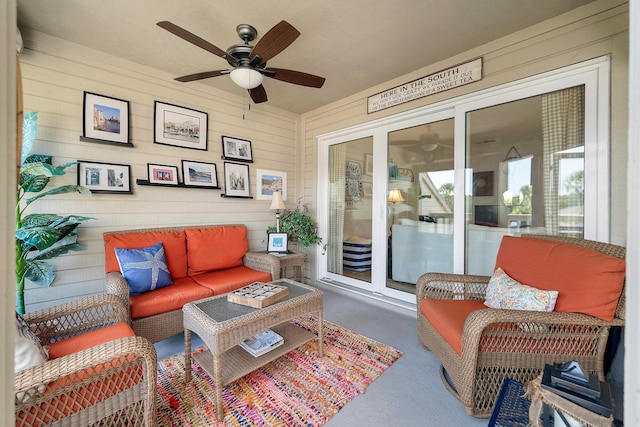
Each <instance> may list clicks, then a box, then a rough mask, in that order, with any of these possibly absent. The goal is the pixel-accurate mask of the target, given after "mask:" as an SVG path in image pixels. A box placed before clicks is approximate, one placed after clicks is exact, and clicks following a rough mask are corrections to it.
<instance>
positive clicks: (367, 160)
mask: <svg viewBox="0 0 640 427" xmlns="http://www.w3.org/2000/svg"><path fill="white" fill-rule="evenodd" d="M364 174H365V175H371V176H373V154H365V155H364Z"/></svg>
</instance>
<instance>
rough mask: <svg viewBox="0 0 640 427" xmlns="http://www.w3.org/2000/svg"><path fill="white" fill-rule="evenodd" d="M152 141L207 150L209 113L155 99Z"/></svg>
mask: <svg viewBox="0 0 640 427" xmlns="http://www.w3.org/2000/svg"><path fill="white" fill-rule="evenodd" d="M153 116H154V126H153V141H154V142H155V143H156V144H162V145H170V146H173V147H181V148H188V149H191V150H203V151H206V150H207V145H208V140H207V134H208V132H209V123H208V122H209V115H208V114H207V113H205V112H204V111H198V110H194V109H193V108H187V107H181V106H179V105H174V104H168V103H166V102H161V101H155V103H154V109H153Z"/></svg>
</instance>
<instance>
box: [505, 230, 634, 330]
mask: <svg viewBox="0 0 640 427" xmlns="http://www.w3.org/2000/svg"><path fill="white" fill-rule="evenodd" d="M498 267H500V268H502V269H503V270H504V272H505V273H507V274H508V275H509V276H511V277H512V278H514V279H515V280H517V281H518V282H520V283H524V284H527V285H529V286H533V287H535V288H538V289H543V290H556V291H558V299H557V300H556V306H555V311H559V312H565V313H584V314H588V315H591V316H594V317H598V318H600V319H602V320H605V321H611V320H612V319H613V317H614V314H615V310H616V306H617V304H618V299H619V298H620V294H621V293H622V286H623V283H624V276H625V261H624V260H623V259H620V258H617V257H614V256H610V255H605V254H603V253H601V252H598V251H595V250H592V249H587V248H583V247H580V246H575V245H570V244H566V243H560V242H554V241H550V240H541V239H529V238H520V237H512V236H505V237H503V238H502V243H501V244H500V249H499V250H498V255H497V257H496V268H498Z"/></svg>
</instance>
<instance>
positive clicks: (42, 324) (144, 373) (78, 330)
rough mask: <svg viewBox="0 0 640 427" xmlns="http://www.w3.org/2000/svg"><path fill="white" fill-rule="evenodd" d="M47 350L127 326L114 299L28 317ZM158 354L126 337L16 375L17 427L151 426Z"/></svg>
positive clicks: (97, 297) (85, 302)
mask: <svg viewBox="0 0 640 427" xmlns="http://www.w3.org/2000/svg"><path fill="white" fill-rule="evenodd" d="M23 317H24V318H25V320H26V321H27V323H28V324H29V325H30V326H31V328H32V330H33V331H34V332H35V334H36V335H37V336H38V337H39V338H40V339H41V341H42V342H43V344H46V343H53V342H57V341H61V340H64V339H66V338H69V337H73V336H77V335H79V334H83V333H86V332H90V331H95V330H97V329H99V328H103V327H105V326H111V325H115V324H118V323H120V322H125V323H126V322H128V319H129V310H128V307H126V305H125V304H123V302H122V301H121V300H120V298H118V297H117V296H115V295H107V294H103V295H95V296H91V297H86V298H83V299H80V300H77V301H73V302H69V303H66V304H62V305H58V306H55V307H51V308H46V309H42V310H38V311H34V312H31V313H27V314H26V315H25V316H23ZM156 364H157V358H156V351H155V348H154V347H153V345H152V344H151V343H150V342H149V341H148V340H147V339H145V338H142V337H135V336H131V337H125V338H120V339H116V340H113V341H109V342H105V343H102V344H99V345H96V346H94V347H91V348H89V349H86V350H82V351H78V352H76V353H72V354H70V355H66V356H63V357H59V358H57V359H53V360H49V361H47V362H45V363H44V364H43V365H39V366H34V367H31V368H28V369H25V370H23V371H20V372H17V373H16V374H15V379H14V396H15V417H16V426H44V425H51V424H54V425H73V426H87V425H100V426H123V425H127V426H142V425H144V426H152V425H156V420H155V397H156V394H155V389H156V376H157V371H156Z"/></svg>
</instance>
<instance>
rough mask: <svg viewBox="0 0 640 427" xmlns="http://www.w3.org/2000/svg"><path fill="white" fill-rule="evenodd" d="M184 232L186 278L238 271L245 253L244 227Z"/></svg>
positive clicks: (246, 244)
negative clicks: (223, 270) (186, 252)
mask: <svg viewBox="0 0 640 427" xmlns="http://www.w3.org/2000/svg"><path fill="white" fill-rule="evenodd" d="M185 232H186V235H187V250H188V251H189V252H188V264H189V267H188V273H189V275H190V276H193V275H196V274H200V273H206V272H209V271H215V270H222V269H225V268H232V267H239V266H241V265H242V257H244V254H246V253H247V251H248V250H249V243H248V241H247V227H245V226H244V225H225V226H218V227H209V228H190V229H189V228H188V229H186V230H185Z"/></svg>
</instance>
